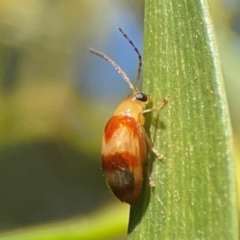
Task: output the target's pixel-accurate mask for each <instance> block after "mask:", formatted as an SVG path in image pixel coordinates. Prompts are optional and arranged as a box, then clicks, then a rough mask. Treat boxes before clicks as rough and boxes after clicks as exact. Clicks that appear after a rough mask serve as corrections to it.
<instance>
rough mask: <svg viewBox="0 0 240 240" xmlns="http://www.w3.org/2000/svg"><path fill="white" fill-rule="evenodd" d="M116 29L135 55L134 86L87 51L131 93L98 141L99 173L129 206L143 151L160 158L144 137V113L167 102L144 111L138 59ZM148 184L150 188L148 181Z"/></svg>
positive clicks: (146, 97)
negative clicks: (112, 72)
mask: <svg viewBox="0 0 240 240" xmlns="http://www.w3.org/2000/svg"><path fill="white" fill-rule="evenodd" d="M118 29H119V31H120V32H121V33H122V35H123V36H124V37H125V38H126V39H127V40H128V42H129V43H130V44H131V46H132V47H133V49H134V51H135V52H136V53H137V55H138V59H139V65H138V73H137V78H136V83H135V85H133V84H132V83H131V81H130V79H129V78H128V76H127V75H126V73H125V72H124V71H123V70H122V69H121V68H120V67H119V66H118V65H117V64H116V63H115V62H114V61H113V60H112V59H110V58H109V57H108V56H106V55H105V54H103V53H101V52H98V51H96V50H94V49H90V52H92V53H93V54H95V55H97V56H99V57H101V58H103V59H105V60H106V61H107V62H109V63H110V64H111V65H112V66H113V67H114V68H115V69H116V71H117V72H118V73H119V74H120V75H121V76H122V78H123V79H124V80H125V81H126V82H127V83H128V85H129V87H130V89H131V90H132V93H131V94H130V95H128V96H127V98H125V99H124V100H123V101H122V102H121V103H120V104H119V106H118V107H117V108H116V110H115V111H114V112H113V115H112V117H111V118H110V119H109V121H108V122H107V124H106V127H105V130H104V135H103V140H102V170H103V172H104V176H105V178H106V181H107V184H108V185H109V187H110V188H111V190H112V192H113V193H114V195H115V196H116V197H117V198H118V199H119V200H120V201H122V202H126V203H129V204H131V205H132V204H134V203H135V202H136V201H137V199H138V197H139V195H140V193H141V189H142V182H143V175H144V170H145V166H146V165H147V153H148V151H147V150H148V149H151V150H152V151H153V152H154V153H155V154H156V156H157V157H158V158H159V159H160V158H161V157H162V156H161V154H160V153H159V152H158V151H157V150H156V149H155V148H154V147H153V144H152V142H151V140H150V138H149V137H148V135H147V134H146V131H145V129H144V122H145V117H144V114H145V113H148V112H152V111H156V110H160V109H161V108H162V107H163V106H164V105H165V104H166V102H167V99H166V98H163V100H162V101H161V102H160V103H159V104H158V105H157V106H156V107H153V108H151V109H145V110H144V107H145V105H146V104H147V103H148V102H149V101H150V95H148V94H145V93H143V92H140V91H139V90H138V85H139V82H140V77H141V69H142V57H141V54H140V53H139V51H138V49H137V48H136V46H135V45H134V44H133V42H132V41H131V40H130V39H129V37H128V36H127V35H126V33H124V32H123V30H122V29H121V28H118ZM150 185H151V186H153V185H154V184H153V182H152V181H151V180H150Z"/></svg>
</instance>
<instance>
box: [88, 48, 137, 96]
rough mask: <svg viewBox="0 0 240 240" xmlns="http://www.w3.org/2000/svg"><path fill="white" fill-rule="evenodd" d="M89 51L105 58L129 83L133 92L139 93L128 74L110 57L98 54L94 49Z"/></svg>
mask: <svg viewBox="0 0 240 240" xmlns="http://www.w3.org/2000/svg"><path fill="white" fill-rule="evenodd" d="M89 51H90V52H91V53H93V54H95V55H97V56H99V57H101V58H103V59H104V60H106V61H107V62H109V63H110V64H111V65H112V66H113V67H114V69H115V70H116V71H117V72H118V73H119V74H120V75H121V76H122V78H123V79H124V80H125V81H126V82H127V83H128V85H129V87H130V88H131V89H132V90H133V92H137V88H135V87H134V86H133V84H132V83H131V81H130V79H129V77H128V76H127V74H126V73H125V72H124V71H123V70H122V69H121V68H120V67H119V66H118V65H117V64H116V63H115V62H114V61H113V60H112V59H111V58H110V57H108V56H107V55H105V54H104V53H101V52H98V51H96V50H95V49H92V48H90V49H89Z"/></svg>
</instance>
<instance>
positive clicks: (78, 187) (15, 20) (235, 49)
mask: <svg viewBox="0 0 240 240" xmlns="http://www.w3.org/2000/svg"><path fill="white" fill-rule="evenodd" d="M209 4H210V7H211V14H212V17H213V21H214V25H215V31H216V35H217V39H218V45H219V52H220V57H221V63H222V68H223V73H224V76H225V84H226V90H227V96H228V100H229V108H230V115H231V120H232V126H233V134H234V138H235V146H236V156H237V158H236V159H238V160H240V94H239V92H240V77H239V76H240V67H239V66H240V1H239V0H228V1H224V0H209ZM143 18H144V1H143V0H142V1H140V0H138V1H137V0H131V1H123V0H115V1H111V0H102V1H96V0H80V1H77V0H34V1H32V0H18V1H15V0H8V1H4V0H0V116H1V117H0V231H6V230H7V231H11V230H13V229H18V228H20V227H21V228H22V227H28V226H35V225H39V224H46V223H56V222H58V221H64V220H67V219H78V218H81V219H82V218H84V219H86V220H87V219H88V217H89V216H93V215H94V214H96V213H98V212H101V211H102V212H103V214H104V211H103V210H104V209H106V208H107V207H109V206H112V208H110V210H108V211H110V212H112V215H113V216H114V212H115V210H114V209H118V210H117V211H119V209H120V212H121V214H122V215H121V216H122V220H123V222H124V223H126V224H127V218H128V207H127V205H125V204H121V203H119V202H118V200H117V199H115V198H114V197H113V195H112V194H111V193H110V191H109V190H108V189H107V187H106V185H105V181H104V179H103V177H102V172H101V169H100V154H101V138H102V132H103V128H104V125H105V123H106V121H107V120H108V118H109V117H110V116H111V112H112V111H113V110H114V108H115V107H116V105H117V104H118V102H119V101H121V99H122V98H124V97H125V95H126V94H128V93H129V89H128V86H127V85H126V83H125V82H124V81H123V80H122V79H121V77H120V76H118V74H117V73H116V72H115V70H114V69H112V67H111V66H110V65H109V64H107V63H106V62H104V61H103V60H101V59H99V58H98V57H96V56H94V55H92V54H90V53H89V51H88V49H89V47H93V48H95V49H97V50H100V51H103V52H105V53H106V54H107V55H109V56H110V57H111V58H112V59H114V60H115V61H116V62H117V63H118V64H119V65H120V66H121V67H122V68H123V69H124V70H125V71H126V73H127V74H128V76H129V77H130V78H131V79H134V78H135V73H136V69H137V56H136V55H135V53H134V51H132V49H131V47H130V46H129V44H128V43H127V42H126V40H125V39H124V38H123V37H122V36H121V34H119V32H118V31H117V26H121V27H122V28H123V29H124V30H125V31H126V32H127V33H128V35H129V36H130V38H131V39H132V40H133V41H134V43H135V44H136V45H137V46H138V48H139V49H140V50H141V51H142V41H143V24H144V22H143V21H144V20H143ZM162 81H164V79H162ZM237 166H238V168H239V169H240V165H239V164H238V162H237ZM238 176H239V174H238ZM239 183H240V179H239ZM126 228H127V226H126V227H123V228H122V234H123V235H124V233H125V232H126ZM120 235H121V234H120Z"/></svg>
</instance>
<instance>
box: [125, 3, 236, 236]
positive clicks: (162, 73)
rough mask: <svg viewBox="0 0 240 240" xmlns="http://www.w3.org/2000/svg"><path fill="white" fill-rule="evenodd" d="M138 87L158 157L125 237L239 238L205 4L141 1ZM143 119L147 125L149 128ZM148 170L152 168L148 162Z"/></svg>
mask: <svg viewBox="0 0 240 240" xmlns="http://www.w3.org/2000/svg"><path fill="white" fill-rule="evenodd" d="M144 37H145V39H144V90H146V92H149V93H151V94H152V96H153V102H154V104H155V105H156V104H157V103H158V102H159V101H161V99H162V98H163V97H165V96H168V98H169V102H168V103H167V105H166V106H165V107H164V109H163V110H162V111H161V113H160V114H159V113H153V114H152V115H151V116H150V117H149V116H148V117H147V118H148V121H151V128H150V132H151V137H152V140H153V143H154V145H155V148H157V149H158V150H159V151H160V152H161V153H162V154H163V155H164V159H163V161H159V160H157V159H156V157H155V156H154V155H151V157H150V158H151V159H152V160H153V159H156V160H155V161H154V162H153V164H152V178H153V181H154V182H155V188H153V189H150V187H149V186H148V182H147V181H145V184H144V186H145V187H144V190H143V194H142V196H141V198H140V200H139V202H138V203H137V204H136V205H135V206H132V207H131V211H130V222H129V236H128V239H137V240H140V239H144V240H148V239H151V240H154V239H164V240H166V239H238V219H237V217H238V216H237V201H236V185H235V182H236V176H235V167H234V160H233V150H232V137H231V126H230V120H229V114H228V106H227V101H226V95H225V89H224V84H223V78H222V73H221V67H220V63H219V57H218V53H217V47H216V42H215V38H214V33H213V28H212V23H211V18H210V15H209V9H208V5H207V2H206V1H205V0H188V1H175V0H162V1H159V0H146V1H145V35H144ZM148 121H147V123H148ZM150 165H151V163H150Z"/></svg>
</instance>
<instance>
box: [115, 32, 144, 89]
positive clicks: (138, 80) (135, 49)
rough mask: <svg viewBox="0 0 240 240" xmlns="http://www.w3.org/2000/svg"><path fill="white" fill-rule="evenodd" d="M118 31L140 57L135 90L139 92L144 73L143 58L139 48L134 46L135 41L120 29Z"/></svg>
mask: <svg viewBox="0 0 240 240" xmlns="http://www.w3.org/2000/svg"><path fill="white" fill-rule="evenodd" d="M118 30H119V31H120V33H121V34H122V35H123V36H124V37H125V38H126V39H127V40H128V42H129V43H130V44H131V46H132V47H133V49H134V51H135V52H136V53H137V55H138V72H137V78H136V83H135V89H136V90H138V85H139V82H140V78H141V71H142V56H141V54H140V52H139V51H138V49H137V47H136V46H135V45H134V43H133V41H132V40H131V39H130V38H129V37H128V35H127V34H126V33H125V32H124V31H123V30H122V29H121V28H120V27H118Z"/></svg>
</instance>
